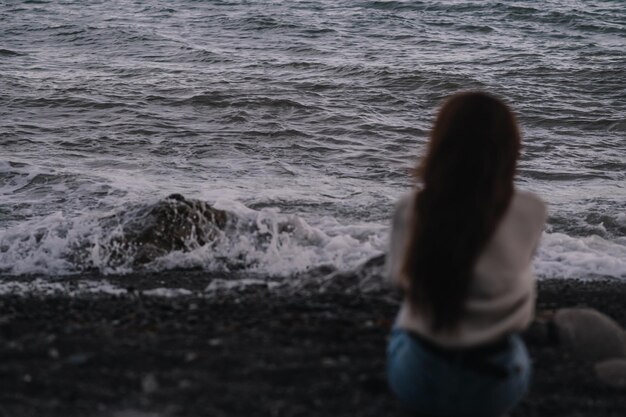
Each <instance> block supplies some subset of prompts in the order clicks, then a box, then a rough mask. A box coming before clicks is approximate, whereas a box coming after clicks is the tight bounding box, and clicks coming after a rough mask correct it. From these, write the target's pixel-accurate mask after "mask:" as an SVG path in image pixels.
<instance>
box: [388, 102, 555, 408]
mask: <svg viewBox="0 0 626 417" xmlns="http://www.w3.org/2000/svg"><path fill="white" fill-rule="evenodd" d="M519 150H520V134H519V130H518V128H517V123H516V121H515V117H514V116H513V114H512V112H511V111H510V110H509V109H508V107H507V106H506V105H505V104H504V103H502V102H501V101H500V100H498V99H496V98H494V97H493V96H491V95H489V94H485V93H482V92H465V93H460V94H456V95H454V96H452V97H451V98H449V99H448V100H447V101H446V102H445V103H444V105H443V106H442V107H441V109H440V111H439V113H438V115H437V118H436V121H435V124H434V127H433V130H432V133H431V137H430V141H429V144H428V149H427V152H426V156H425V158H423V160H422V161H421V163H420V165H419V166H418V168H417V170H416V174H417V177H418V179H419V180H420V184H419V186H418V188H417V189H416V191H414V192H412V193H411V194H409V195H407V196H405V197H404V198H402V199H401V200H400V202H399V203H398V206H397V208H396V213H395V216H394V221H393V227H392V233H391V248H390V253H389V258H388V259H389V262H388V267H389V274H390V278H391V280H392V282H393V284H394V285H395V286H397V287H399V288H400V289H401V290H402V291H403V293H404V302H403V305H402V307H401V309H400V312H399V314H398V317H397V319H396V324H395V326H394V329H393V331H392V333H391V336H390V340H389V345H388V353H387V355H388V378H389V383H390V386H391V389H392V391H393V392H394V393H395V394H396V396H397V397H398V398H399V399H400V401H401V402H402V403H403V404H404V405H405V406H406V407H407V408H409V409H412V410H414V411H417V412H419V413H421V414H424V415H434V416H481V417H486V416H500V415H502V414H504V413H506V412H507V411H508V410H510V409H511V408H512V407H513V406H514V405H515V404H516V403H517V402H518V401H519V400H520V399H521V397H522V396H523V394H524V392H525V391H526V388H527V386H528V381H529V374H530V361H529V357H528V352H527V351H526V348H525V346H524V343H523V342H522V340H521V339H520V337H519V336H518V333H519V332H520V331H522V330H524V329H525V328H526V327H527V326H528V325H529V323H530V321H531V320H532V317H533V311H534V299H535V293H534V276H533V273H532V265H531V259H532V256H533V254H534V252H535V249H536V247H537V244H538V242H539V238H540V236H541V231H542V229H543V224H544V222H545V218H546V208H545V205H544V204H543V203H542V201H541V200H540V199H539V198H538V197H537V196H535V195H533V194H531V193H528V192H522V191H519V190H516V189H515V188H514V186H513V180H514V176H515V166H516V161H517V158H518V156H519Z"/></svg>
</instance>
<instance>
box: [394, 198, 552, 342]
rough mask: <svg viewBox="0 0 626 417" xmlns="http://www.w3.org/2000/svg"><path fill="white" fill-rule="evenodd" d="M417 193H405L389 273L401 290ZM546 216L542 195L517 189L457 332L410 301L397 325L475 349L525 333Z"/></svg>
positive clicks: (482, 258)
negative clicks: (436, 323) (437, 326)
mask: <svg viewBox="0 0 626 417" xmlns="http://www.w3.org/2000/svg"><path fill="white" fill-rule="evenodd" d="M413 202H414V193H410V194H407V195H405V196H404V197H403V198H402V199H401V200H400V201H399V202H398V204H397V206H396V213H395V215H394V220H393V225H392V231H391V244H390V250H389V255H388V268H387V271H388V274H389V278H390V280H391V282H392V283H393V284H394V285H396V286H399V287H402V286H403V285H405V284H403V283H402V282H400V280H401V279H402V278H401V277H402V274H401V273H400V269H401V267H402V259H401V257H402V250H401V249H402V248H403V247H405V246H406V240H407V225H408V224H409V223H410V219H409V217H410V215H411V213H412V212H413V210H412V209H411V207H410V206H411V204H413ZM545 217H546V207H545V204H544V203H543V202H542V201H541V199H539V197H537V196H536V195H534V194H532V193H529V192H524V191H516V192H515V193H514V195H513V198H512V201H511V203H510V205H509V207H508V209H507V211H506V212H505V214H504V216H503V217H502V219H501V221H500V222H499V224H498V226H497V227H496V229H495V231H494V233H493V235H492V236H491V238H490V239H489V240H488V242H487V245H486V246H485V248H484V250H483V251H482V252H481V253H480V255H479V257H478V259H477V261H476V265H475V268H474V274H473V279H472V281H471V282H470V286H469V291H468V297H467V300H466V303H465V308H464V314H463V316H462V317H461V319H460V321H459V323H458V326H457V327H456V328H455V329H452V330H448V331H442V332H433V331H432V330H431V329H432V326H431V325H430V323H429V322H428V319H427V318H426V317H424V316H422V315H420V313H419V312H418V311H415V309H411V308H410V306H409V304H408V303H409V301H408V300H407V301H405V303H404V305H403V307H402V308H401V310H400V313H399V314H398V318H397V320H396V325H397V326H400V327H402V328H406V329H408V330H411V331H414V332H416V333H418V334H420V335H421V336H423V337H425V338H426V339H429V340H431V341H433V342H434V343H437V344H438V345H440V346H444V347H451V348H452V347H454V348H458V347H469V346H475V345H479V344H483V343H489V342H491V341H494V340H497V339H498V338H500V337H502V336H503V335H504V334H507V333H511V332H517V331H521V330H523V329H524V328H526V327H527V325H528V324H529V323H530V321H531V320H532V316H533V312H534V287H535V285H534V281H535V280H534V276H533V273H532V268H531V260H532V255H533V254H534V251H535V249H536V247H537V245H538V242H539V238H540V236H541V232H542V229H543V224H544V222H545Z"/></svg>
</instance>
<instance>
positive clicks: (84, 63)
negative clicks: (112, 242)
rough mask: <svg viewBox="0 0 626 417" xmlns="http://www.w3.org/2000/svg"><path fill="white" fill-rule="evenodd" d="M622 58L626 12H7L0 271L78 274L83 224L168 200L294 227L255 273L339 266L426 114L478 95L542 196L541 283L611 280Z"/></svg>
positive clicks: (244, 5)
mask: <svg viewBox="0 0 626 417" xmlns="http://www.w3.org/2000/svg"><path fill="white" fill-rule="evenodd" d="M148 3H149V4H148ZM625 45H626V8H624V4H623V2H622V1H620V0H617V1H608V0H606V1H593V2H571V1H566V0H561V1H547V2H545V1H523V2H522V1H519V2H506V3H503V2H496V1H481V2H456V1H427V2H426V1H424V2H420V1H412V2H400V1H385V2H382V1H369V2H368V1H356V0H351V1H316V2H308V1H292V2H282V1H281V2H279V1H275V2H258V1H252V2H250V1H246V2H243V1H211V2H198V1H183V0H177V1H153V2H126V1H103V2H89V3H86V2H82V1H64V2H56V1H55V2H46V1H11V2H3V3H2V4H1V5H0V273H4V274H23V273H33V272H38V273H44V274H58V273H73V272H78V271H80V270H81V268H82V267H81V266H79V265H76V264H72V262H71V261H68V254H70V253H71V252H72V250H73V248H74V247H75V245H76V242H77V241H78V240H79V237H81V238H84V237H85V236H88V235H90V236H92V237H91V239H92V240H93V241H94V245H96V246H95V247H96V248H97V247H98V245H99V244H100V240H98V239H106V236H107V235H110V234H112V233H114V231H111V230H100V229H98V230H96V229H97V228H98V227H99V226H98V223H97V219H98V218H101V217H103V216H105V215H109V214H111V213H119V212H123V211H124V210H126V208H127V207H128V206H129V205H136V204H150V203H153V202H154V201H156V200H157V199H159V198H162V197H165V196H167V195H168V194H170V193H173V192H177V193H181V194H184V195H185V196H186V197H188V198H195V199H201V200H206V201H208V202H210V203H217V205H218V206H219V207H223V208H227V209H229V210H231V211H233V212H235V213H238V214H239V215H241V216H244V217H245V216H247V218H251V219H253V220H254V219H264V220H263V221H265V222H266V223H267V222H269V223H267V224H280V223H281V222H283V223H284V222H291V223H292V224H294V225H295V226H294V227H293V228H292V229H291V230H292V232H276V239H275V240H274V241H272V242H273V243H271V244H270V245H269V246H266V247H263V248H261V249H258V248H256V247H255V249H254V251H253V252H254V254H253V255H250V256H251V257H252V258H253V259H252V260H251V262H250V268H251V269H254V270H256V271H260V272H264V273H269V274H273V275H274V274H278V275H291V274H293V273H296V272H298V271H301V270H303V269H308V268H312V267H318V266H324V265H325V266H330V267H331V268H334V269H340V270H350V269H352V268H355V267H356V266H357V265H359V263H361V262H363V261H364V260H366V259H367V258H368V257H371V256H375V255H377V254H380V253H382V252H384V251H385V246H386V243H385V242H386V238H387V223H388V219H389V217H390V214H391V210H392V207H393V204H394V202H395V200H396V198H397V197H398V196H399V195H400V194H401V193H403V192H404V191H406V190H407V189H408V188H409V187H410V185H411V180H410V178H409V177H408V175H407V171H408V168H410V167H411V166H412V165H414V163H415V161H416V160H417V158H418V157H419V155H420V153H421V151H422V149H423V145H424V143H425V141H426V138H427V135H428V129H429V126H430V125H431V123H432V118H433V114H434V111H435V108H436V105H437V104H438V103H439V102H440V100H441V99H442V98H443V97H445V96H447V95H449V94H451V93H453V92H456V91H458V90H461V89H471V88H480V89H486V90H488V91H491V92H494V93H496V94H498V95H499V96H501V97H503V98H505V99H506V100H507V101H508V102H509V103H511V105H512V107H513V108H514V109H515V111H516V112H517V114H518V116H519V120H520V123H521V125H522V128H523V133H524V140H525V147H524V155H523V159H522V161H521V163H520V169H519V178H518V184H519V186H520V187H521V188H526V189H530V190H533V191H536V192H537V193H539V194H540V195H541V196H542V197H543V198H544V199H545V200H546V201H547V202H548V203H549V207H550V220H549V225H548V228H547V233H546V234H545V235H544V239H543V245H542V247H541V249H540V252H539V256H538V260H537V269H538V272H539V275H540V276H544V277H556V276H559V277H594V276H611V277H620V278H626V46H625ZM255 221H256V220H255ZM272 222H273V223H272ZM293 230H296V232H297V231H299V233H300V234H298V233H296V232H293ZM303 234H304V235H307V236H309V235H310V234H314V235H315V236H317V238H316V239H313V240H311V239H301V238H300V237H299V236H302V235H303ZM235 240H237V242H235V243H236V244H233V242H230V243H231V244H230V245H229V246H228V247H229V248H230V249H229V250H233V252H228V251H226V252H221V253H220V258H221V259H223V258H224V257H228V256H239V257H241V256H242V253H244V252H246V250H247V249H250V248H252V247H253V246H254V245H252V246H250V245H251V244H250V242H249V241H248V240H247V238H244V239H243V240H242V239H240V237H237V238H235ZM233 248H236V249H233ZM96 252H97V251H95V252H94V255H93V256H94V258H93V259H92V262H91V264H90V265H91V267H94V268H96V269H98V268H99V269H100V270H101V271H102V272H124V271H125V270H115V269H111V268H110V266H109V265H107V264H106V263H103V262H102V260H101V259H100V258H98V256H99V255H98V253H96ZM215 260H216V255H215V249H214V248H212V249H211V248H204V249H203V250H200V251H198V250H197V251H193V252H192V253H191V254H189V253H174V254H171V255H170V256H168V257H166V259H165V260H163V259H162V260H161V261H160V262H157V263H156V264H153V265H151V268H153V269H164V268H165V269H166V268H173V267H181V266H182V267H201V268H205V269H207V270H211V269H213V268H228V266H224V264H223V263H216V262H215Z"/></svg>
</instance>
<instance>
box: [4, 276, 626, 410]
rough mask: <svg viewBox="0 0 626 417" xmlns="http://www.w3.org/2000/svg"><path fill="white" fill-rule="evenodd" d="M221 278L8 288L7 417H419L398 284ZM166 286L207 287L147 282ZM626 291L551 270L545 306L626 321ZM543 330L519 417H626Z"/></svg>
mask: <svg viewBox="0 0 626 417" xmlns="http://www.w3.org/2000/svg"><path fill="white" fill-rule="evenodd" d="M77 279H78V278H72V279H64V280H62V281H66V282H67V281H72V280H74V281H76V280H77ZM211 279H212V278H211V277H205V276H204V275H203V274H202V273H200V272H172V273H160V274H159V275H158V276H152V275H150V274H145V275H137V276H133V277H130V278H129V277H126V278H117V279H113V281H114V283H115V284H117V285H120V286H125V287H127V288H129V289H130V291H129V292H128V293H126V294H123V295H106V294H94V295H81V296H75V297H69V296H66V295H61V294H56V295H36V296H18V295H7V294H5V295H1V296H0V416H1V417H5V416H6V417H22V416H38V417H40V416H64V417H73V416H116V417H130V416H139V417H148V416H377V417H380V416H405V415H408V414H406V413H405V412H403V411H402V410H401V409H400V407H399V406H398V404H397V403H396V402H395V400H394V399H393V397H392V396H391V395H390V393H389V392H388V389H387V386H386V382H385V377H384V349H385V339H386V335H387V333H388V331H389V327H390V325H391V320H392V319H393V317H394V314H395V311H396V309H397V305H398V301H397V297H396V296H395V295H394V294H391V293H388V292H386V291H384V290H378V291H371V292H368V293H364V292H362V291H360V290H357V289H350V288H343V287H341V286H334V285H329V286H324V291H320V290H319V286H318V287H316V288H298V289H294V290H292V291H276V290H275V289H272V288H268V287H267V286H264V285H251V286H248V287H246V288H244V289H238V290H237V289H235V290H228V291H217V292H213V293H211V294H210V295H209V296H207V295H206V293H205V292H204V288H205V287H206V285H207V283H209V282H210V281H211ZM109 280H111V279H110V278H109ZM131 282H132V288H131V287H130V286H129V285H128V284H129V283H131ZM163 285H168V286H173V287H185V288H188V289H190V290H191V291H194V293H193V294H191V295H187V296H180V297H174V298H164V297H155V296H145V295H142V293H141V291H140V290H143V289H149V288H153V287H155V286H163ZM624 300H626V283H624V282H617V281H601V282H598V281H596V282H577V281H569V280H550V281H544V282H541V283H540V284H539V300H538V310H539V311H540V312H542V311H545V310H551V309H557V308H561V307H568V306H588V307H593V308H596V309H598V310H600V311H602V312H604V313H606V314H608V315H609V316H611V317H613V318H614V319H616V320H617V321H618V322H619V323H620V324H621V325H622V326H626V306H625V303H624ZM542 329H543V328H542V327H541V326H539V325H533V326H532V327H531V328H530V329H529V330H528V331H527V332H526V333H525V334H524V338H525V339H526V341H527V343H528V346H529V349H530V352H531V355H532V357H533V361H534V364H535V368H534V381H533V385H532V388H531V391H530V393H529V395H528V396H527V397H526V399H525V400H524V401H523V403H522V404H521V405H520V406H519V407H518V408H517V409H516V410H515V411H514V412H513V413H512V416H541V417H547V416H550V417H553V416H555V417H557V416H563V417H565V416H568V417H570V416H589V417H598V416H615V417H617V416H624V415H626V392H623V391H622V392H620V391H617V390H615V389H612V388H608V387H604V386H602V385H601V384H600V383H599V382H598V381H596V380H595V378H594V377H593V374H592V370H591V366H590V365H588V364H584V363H581V362H580V361H578V360H576V359H574V357H573V356H572V355H571V353H570V352H568V351H567V350H566V349H564V348H563V347H561V346H559V345H558V344H555V343H554V342H553V341H552V340H550V339H549V338H547V337H545V333H544V332H543V331H542Z"/></svg>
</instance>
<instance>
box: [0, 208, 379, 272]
mask: <svg viewBox="0 0 626 417" xmlns="http://www.w3.org/2000/svg"><path fill="white" fill-rule="evenodd" d="M338 230H340V228H337V227H335V228H334V231H333V230H332V229H331V230H326V231H323V230H321V229H320V228H316V227H312V226H310V225H309V224H308V223H307V222H306V221H305V220H304V219H302V218H301V217H298V216H296V215H283V214H280V213H278V212H277V211H276V210H272V209H261V210H259V211H256V210H252V209H250V208H247V207H245V206H244V205H242V204H240V203H236V202H233V201H228V200H226V201H218V202H216V204H215V205H214V207H211V206H209V205H208V204H206V203H204V202H200V201H197V200H186V199H184V198H182V197H179V196H176V197H172V198H168V199H165V200H160V201H159V202H157V203H153V204H135V205H127V206H125V207H123V208H119V209H118V210H117V211H114V212H112V213H108V214H106V215H103V214H87V215H83V216H79V217H77V218H67V217H66V216H64V215H63V214H62V213H55V214H53V215H50V216H47V217H46V218H44V219H40V220H38V221H31V222H25V223H21V224H19V225H17V226H14V227H11V228H9V229H8V230H5V231H2V232H0V273H2V274H8V275H24V274H44V275H67V274H76V273H81V272H85V271H94V270H95V271H98V272H100V273H102V274H125V273H130V272H133V271H137V270H144V271H146V270H147V271H162V270H170V269H179V268H185V269H190V268H191V269H197V268H200V269H204V270H209V271H235V270H246V271H251V272H261V273H264V274H269V275H276V276H289V275H292V274H295V273H298V272H303V271H307V270H311V269H313V268H319V267H322V266H325V267H328V268H330V270H334V271H340V270H350V269H351V268H353V267H355V266H356V265H358V264H359V263H360V262H362V260H363V259H367V258H368V257H371V256H374V255H377V254H379V253H381V251H382V249H383V248H384V240H383V238H382V236H381V234H380V232H381V230H376V228H374V230H370V231H369V232H368V233H365V234H364V233H363V230H359V229H358V228H357V229H354V230H352V231H351V233H350V232H348V229H343V230H342V231H341V232H338Z"/></svg>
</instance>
